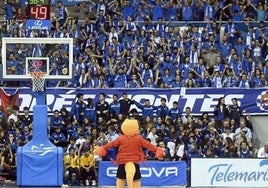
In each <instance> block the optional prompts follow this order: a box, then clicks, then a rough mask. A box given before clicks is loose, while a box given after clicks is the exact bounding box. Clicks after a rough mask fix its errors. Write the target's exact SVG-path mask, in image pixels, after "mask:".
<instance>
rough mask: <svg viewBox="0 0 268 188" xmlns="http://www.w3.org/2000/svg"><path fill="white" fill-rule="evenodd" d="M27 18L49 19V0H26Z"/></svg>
mask: <svg viewBox="0 0 268 188" xmlns="http://www.w3.org/2000/svg"><path fill="white" fill-rule="evenodd" d="M27 13H28V19H35V20H50V0H28V10H27Z"/></svg>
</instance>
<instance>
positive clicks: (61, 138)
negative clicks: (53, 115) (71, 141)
mask: <svg viewBox="0 0 268 188" xmlns="http://www.w3.org/2000/svg"><path fill="white" fill-rule="evenodd" d="M49 140H50V141H51V142H52V143H53V144H54V145H55V146H59V147H66V146H67V139H66V136H65V135H64V133H63V132H62V131H61V128H60V127H59V126H56V127H55V132H54V133H52V134H51V136H50V138H49Z"/></svg>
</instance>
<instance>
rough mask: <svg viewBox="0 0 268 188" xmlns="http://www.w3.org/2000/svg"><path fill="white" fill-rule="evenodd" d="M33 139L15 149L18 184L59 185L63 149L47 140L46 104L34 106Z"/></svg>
mask: <svg viewBox="0 0 268 188" xmlns="http://www.w3.org/2000/svg"><path fill="white" fill-rule="evenodd" d="M33 120H34V123H33V139H32V140H31V141H30V142H28V143H27V144H26V145H25V146H23V147H19V148H18V150H17V185H18V186H31V187H35V186H43V187H48V186H61V185H62V184H63V169H64V168H63V149H62V148H61V147H56V146H55V145H54V144H52V143H51V142H50V141H49V140H48V135H47V106H46V105H36V106H34V116H33Z"/></svg>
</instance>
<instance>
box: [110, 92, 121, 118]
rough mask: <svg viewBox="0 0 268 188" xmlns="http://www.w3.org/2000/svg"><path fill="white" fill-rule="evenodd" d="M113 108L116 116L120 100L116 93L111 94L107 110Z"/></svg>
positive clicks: (118, 111)
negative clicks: (111, 97) (111, 99)
mask: <svg viewBox="0 0 268 188" xmlns="http://www.w3.org/2000/svg"><path fill="white" fill-rule="evenodd" d="M111 110H113V111H114V112H115V115H116V116H117V117H118V115H119V114H120V102H119V101H118V95H117V94H113V101H112V102H111V103H110V104H109V111H111Z"/></svg>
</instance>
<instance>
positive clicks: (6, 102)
mask: <svg viewBox="0 0 268 188" xmlns="http://www.w3.org/2000/svg"><path fill="white" fill-rule="evenodd" d="M0 98H1V106H2V110H3V113H4V115H5V117H6V118H8V116H9V115H10V114H9V113H8V108H10V109H12V106H14V105H17V106H19V90H18V89H17V90H16V91H15V92H14V93H13V94H7V93H6V92H5V90H4V89H3V88H0Z"/></svg>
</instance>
